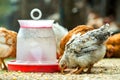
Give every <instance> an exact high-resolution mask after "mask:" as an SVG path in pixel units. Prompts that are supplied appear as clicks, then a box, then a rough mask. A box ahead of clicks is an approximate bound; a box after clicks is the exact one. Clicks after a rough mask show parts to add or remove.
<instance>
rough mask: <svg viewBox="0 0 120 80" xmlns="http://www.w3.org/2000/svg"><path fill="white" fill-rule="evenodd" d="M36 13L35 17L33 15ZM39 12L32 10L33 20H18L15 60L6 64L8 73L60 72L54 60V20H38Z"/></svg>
mask: <svg viewBox="0 0 120 80" xmlns="http://www.w3.org/2000/svg"><path fill="white" fill-rule="evenodd" d="M35 12H38V13H39V16H38V17H35V16H34V15H33V13H35ZM41 14H42V13H41V11H40V10H39V9H36V8H35V9H33V10H32V11H31V17H32V19H34V20H18V22H19V24H20V29H19V32H18V35H17V53H16V60H14V61H10V62H8V70H9V71H21V72H57V71H59V70H60V68H59V65H58V62H57V59H56V41H55V36H54V32H53V30H52V24H53V22H54V20H38V19H40V18H41Z"/></svg>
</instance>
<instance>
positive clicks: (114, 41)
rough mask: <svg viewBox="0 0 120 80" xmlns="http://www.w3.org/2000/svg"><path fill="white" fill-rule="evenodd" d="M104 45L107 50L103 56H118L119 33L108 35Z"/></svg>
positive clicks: (119, 49) (119, 48)
mask: <svg viewBox="0 0 120 80" xmlns="http://www.w3.org/2000/svg"><path fill="white" fill-rule="evenodd" d="M105 45H106V47H107V52H106V55H105V57H107V58H112V57H114V58H120V33H118V34H115V35H113V36H111V37H109V38H108V39H107V41H106V42H105Z"/></svg>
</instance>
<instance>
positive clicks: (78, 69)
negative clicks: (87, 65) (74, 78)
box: [70, 67, 84, 74]
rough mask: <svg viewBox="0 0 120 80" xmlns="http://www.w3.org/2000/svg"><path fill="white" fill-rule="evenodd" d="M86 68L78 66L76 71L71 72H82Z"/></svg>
mask: <svg viewBox="0 0 120 80" xmlns="http://www.w3.org/2000/svg"><path fill="white" fill-rule="evenodd" d="M83 70H84V67H77V69H76V70H75V71H71V72H70V74H80V73H82V72H83Z"/></svg>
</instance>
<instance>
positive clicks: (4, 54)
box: [0, 24, 120, 70]
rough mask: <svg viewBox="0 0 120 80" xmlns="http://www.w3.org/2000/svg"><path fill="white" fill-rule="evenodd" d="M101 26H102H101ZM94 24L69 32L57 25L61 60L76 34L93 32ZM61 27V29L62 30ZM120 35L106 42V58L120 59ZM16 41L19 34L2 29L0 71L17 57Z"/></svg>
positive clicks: (58, 53) (55, 29)
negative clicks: (6, 62)
mask: <svg viewBox="0 0 120 80" xmlns="http://www.w3.org/2000/svg"><path fill="white" fill-rule="evenodd" d="M100 25H101V24H100ZM93 26H94V25H92V24H86V25H78V26H76V27H75V28H73V29H72V30H70V31H68V30H67V29H66V28H64V27H62V26H61V25H58V24H55V25H54V27H53V31H54V33H55V36H56V46H57V55H59V60H60V59H61V57H62V55H63V53H64V50H65V45H66V43H67V42H68V41H69V40H70V38H71V37H72V36H73V35H74V34H78V33H80V34H81V35H82V34H84V33H86V32H88V31H91V30H93V29H94V28H95V27H93ZM60 27H61V28H60ZM119 36H120V33H118V34H115V35H113V36H111V37H109V38H108V39H107V40H106V41H105V45H106V47H107V50H106V51H107V52H106V55H105V57H108V58H111V57H115V58H116V57H120V45H119V44H120V37H119ZM16 41H17V33H16V32H15V31H12V30H8V29H6V28H4V27H0V69H6V70H7V66H6V64H5V62H4V59H6V58H9V57H14V58H15V57H16Z"/></svg>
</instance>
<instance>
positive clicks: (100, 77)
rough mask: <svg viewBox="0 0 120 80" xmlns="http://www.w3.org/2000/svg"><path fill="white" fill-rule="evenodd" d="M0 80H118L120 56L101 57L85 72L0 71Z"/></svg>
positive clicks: (119, 75) (119, 78)
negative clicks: (116, 57)
mask: <svg viewBox="0 0 120 80" xmlns="http://www.w3.org/2000/svg"><path fill="white" fill-rule="evenodd" d="M0 80H120V58H119V59H103V60H101V61H99V62H98V63H96V64H95V65H94V67H93V68H92V73H91V74H87V73H83V74H78V75H76V74H64V75H63V74H61V73H59V72H58V73H23V72H9V71H8V72H7V71H0Z"/></svg>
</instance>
